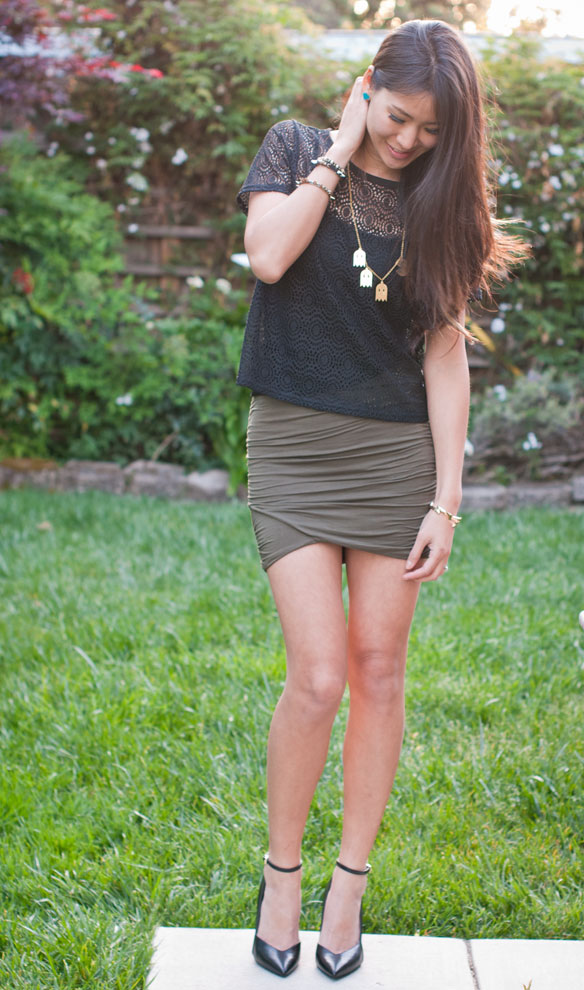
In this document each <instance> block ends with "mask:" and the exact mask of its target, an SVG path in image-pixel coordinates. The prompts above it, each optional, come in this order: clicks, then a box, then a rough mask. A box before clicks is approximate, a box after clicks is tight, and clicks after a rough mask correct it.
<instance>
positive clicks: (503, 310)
mask: <svg viewBox="0 0 584 990" xmlns="http://www.w3.org/2000/svg"><path fill="white" fill-rule="evenodd" d="M510 309H513V304H512V303H505V302H503V303H501V305H500V306H499V312H500V313H508V312H509V310H510Z"/></svg>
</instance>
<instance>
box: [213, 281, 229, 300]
mask: <svg viewBox="0 0 584 990" xmlns="http://www.w3.org/2000/svg"><path fill="white" fill-rule="evenodd" d="M215 288H216V289H219V292H222V293H223V295H224V296H228V295H229V293H230V292H231V282H228V281H227V279H226V278H218V279H217V281H216V282H215Z"/></svg>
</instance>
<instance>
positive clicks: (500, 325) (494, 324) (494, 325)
mask: <svg viewBox="0 0 584 990" xmlns="http://www.w3.org/2000/svg"><path fill="white" fill-rule="evenodd" d="M504 329H505V320H502V319H501V317H500V316H496V317H495V319H494V320H491V333H503V330H504Z"/></svg>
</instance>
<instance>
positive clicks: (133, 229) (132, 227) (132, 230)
mask: <svg viewBox="0 0 584 990" xmlns="http://www.w3.org/2000/svg"><path fill="white" fill-rule="evenodd" d="M138 229H139V227H138V224H137V223H129V224H128V233H129V234H135V233H136V232H137V231H138Z"/></svg>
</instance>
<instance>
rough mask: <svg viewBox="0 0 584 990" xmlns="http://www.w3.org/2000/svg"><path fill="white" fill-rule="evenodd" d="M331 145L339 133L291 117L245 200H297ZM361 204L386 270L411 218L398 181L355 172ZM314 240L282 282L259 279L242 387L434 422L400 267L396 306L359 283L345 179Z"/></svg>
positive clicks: (272, 134)
mask: <svg viewBox="0 0 584 990" xmlns="http://www.w3.org/2000/svg"><path fill="white" fill-rule="evenodd" d="M331 144H332V140H331V136H330V131H329V130H319V129H318V128H316V127H309V126H307V125H305V124H300V123H298V122H297V121H295V120H285V121H281V122H280V123H278V124H275V125H274V126H273V127H272V128H271V129H270V130H269V131H268V134H267V135H266V137H265V139H264V141H263V144H262V146H261V148H260V150H259V151H258V153H257V155H256V157H255V159H254V161H253V163H252V166H251V169H250V172H249V175H248V177H247V179H246V181H245V182H244V184H243V186H242V188H241V189H240V191H239V193H238V197H237V199H238V203H239V205H240V207H241V209H242V210H244V212H247V207H248V203H249V193H250V192H253V191H259V190H262V191H268V190H272V191H278V192H283V193H286V194H290V193H292V192H293V191H294V189H295V188H296V180H297V179H299V178H303V177H305V176H307V175H308V174H309V173H310V172H312V170H313V168H314V166H313V165H311V159H312V158H316V157H318V156H319V155H322V154H325V153H326V151H327V149H328V148H330V146H331ZM351 184H352V191H353V206H354V210H355V216H356V219H357V226H358V228H359V234H360V237H361V243H362V246H363V249H364V250H365V252H366V254H367V262H368V264H369V265H370V266H371V268H372V269H373V271H375V272H378V273H379V274H380V275H384V274H385V273H386V272H387V271H388V269H389V268H391V266H392V264H393V262H394V261H395V260H396V259H397V258H398V257H399V252H400V248H401V239H402V233H403V217H402V206H401V199H400V190H399V182H397V181H394V180H392V179H382V178H379V177H377V176H373V175H369V174H367V173H365V172H363V171H361V170H360V169H358V168H357V167H356V166H354V165H351ZM334 195H335V201H334V202H331V203H330V204H329V206H328V207H327V211H326V213H325V215H324V217H323V219H322V221H321V223H320V226H319V228H318V230H317V232H316V234H315V235H314V238H313V239H312V241H311V243H310V244H309V245H308V247H307V248H306V250H305V251H304V252H303V254H301V255H300V257H299V258H298V259H297V260H296V261H295V262H294V264H293V265H291V267H290V268H289V269H288V271H287V272H285V274H284V275H283V276H282V278H281V279H280V280H279V281H278V282H276V283H274V284H271V285H269V284H266V283H264V282H261V281H259V280H258V282H257V284H256V287H255V291H254V295H253V298H252V302H251V307H250V311H249V316H248V319H247V326H246V331H245V338H244V343H243V349H242V354H241V363H240V366H239V374H238V376H237V381H238V383H239V384H240V385H246V386H248V387H249V388H251V389H252V391H253V392H256V393H261V394H264V395H269V396H271V397H272V398H276V399H282V400H284V401H286V402H292V403H295V404H296V405H301V406H307V407H308V408H311V409H319V410H325V411H328V412H336V413H346V414H350V415H354V416H365V417H370V418H372V419H384V420H391V421H400V422H412V423H422V422H426V421H427V420H428V410H427V405H426V393H425V388H424V378H423V373H422V364H421V355H420V354H419V353H417V354H412V350H411V343H410V332H411V330H410V328H411V323H412V315H411V311H410V307H409V305H408V303H407V301H406V299H405V293H404V286H403V279H402V277H401V276H400V275H398V273H397V270H396V271H395V272H394V273H393V274H392V275H390V277H389V278H388V280H387V283H386V284H387V286H388V301H387V302H376V301H375V286H376V285H377V279H376V278H373V287H370V288H361V287H360V284H359V279H360V274H361V269H360V268H354V267H353V253H354V251H355V250H356V249H357V246H358V245H357V238H356V234H355V229H354V226H353V222H352V219H351V210H350V205H349V193H348V183H347V179H341V180H340V182H339V183H338V185H337V188H336V190H335V194H334Z"/></svg>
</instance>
